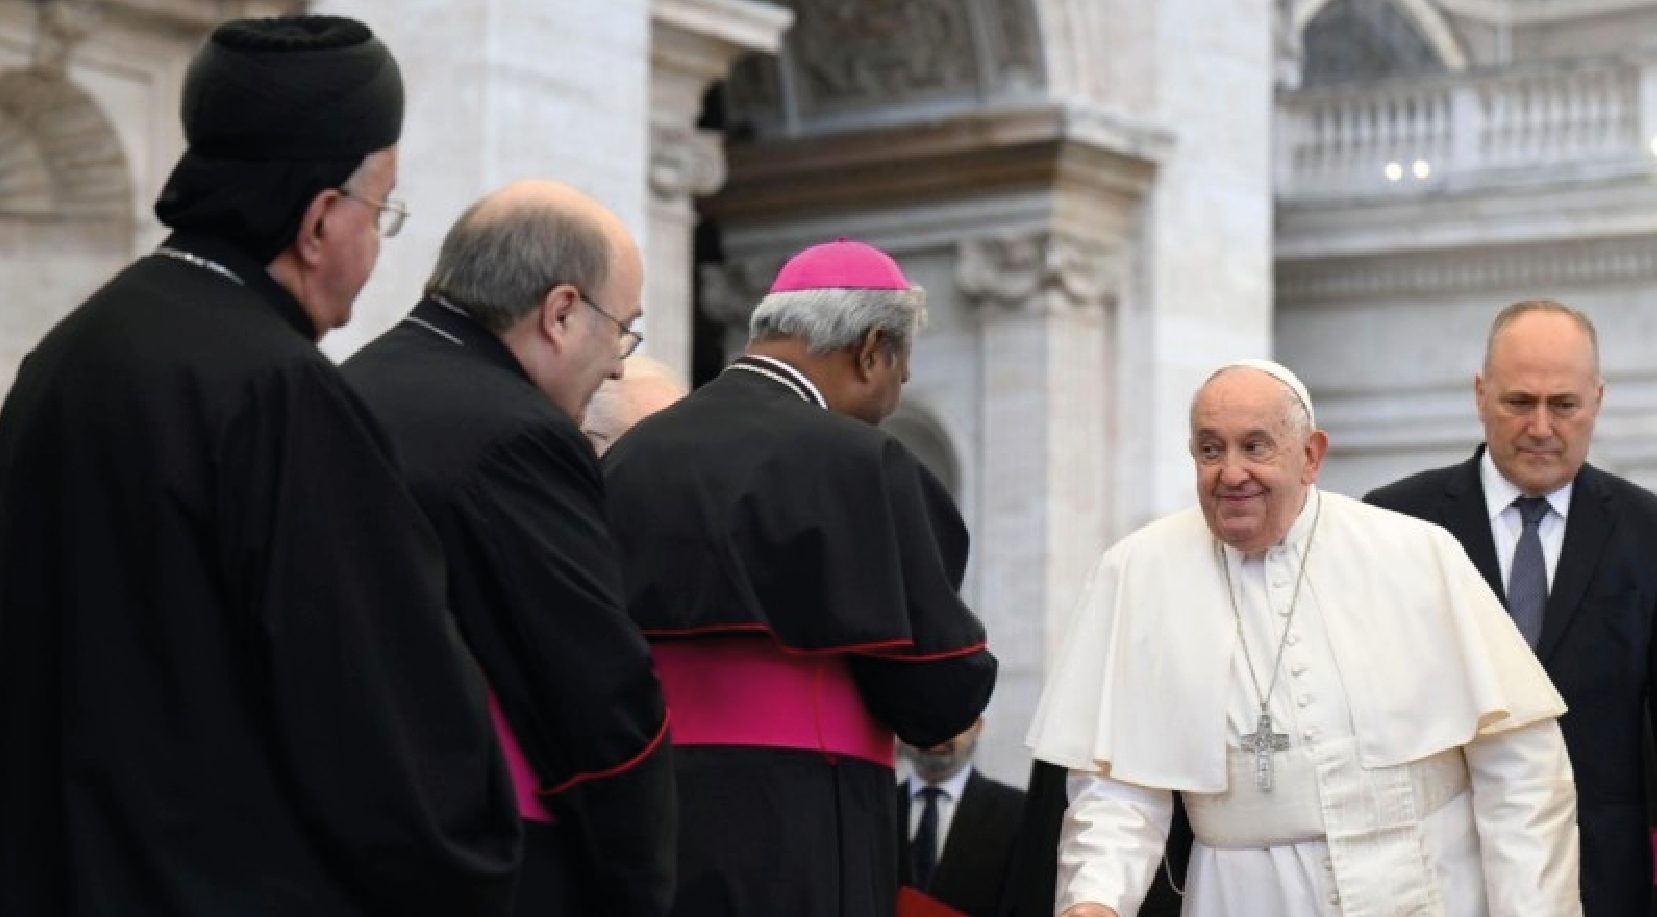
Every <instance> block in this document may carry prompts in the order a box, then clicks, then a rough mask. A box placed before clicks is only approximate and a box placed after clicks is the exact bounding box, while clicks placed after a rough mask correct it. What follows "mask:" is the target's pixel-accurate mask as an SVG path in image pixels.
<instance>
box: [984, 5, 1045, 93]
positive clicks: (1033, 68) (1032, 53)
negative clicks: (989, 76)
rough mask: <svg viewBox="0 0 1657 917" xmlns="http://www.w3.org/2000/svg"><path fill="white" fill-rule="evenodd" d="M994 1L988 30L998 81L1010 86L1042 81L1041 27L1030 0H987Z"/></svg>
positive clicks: (1027, 86)
mask: <svg viewBox="0 0 1657 917" xmlns="http://www.w3.org/2000/svg"><path fill="white" fill-rule="evenodd" d="M983 2H986V3H988V4H990V12H989V20H988V22H989V28H987V29H985V31H986V32H987V33H988V38H989V42H990V49H991V60H993V61H994V63H995V70H996V74H997V79H996V82H997V83H999V84H1000V85H1001V86H1003V87H1005V88H1008V89H1015V90H1025V89H1034V88H1036V87H1038V86H1040V85H1041V82H1042V79H1041V75H1042V66H1041V31H1040V29H1039V28H1037V24H1036V14H1035V10H1034V9H1032V8H1031V6H1030V0H983Z"/></svg>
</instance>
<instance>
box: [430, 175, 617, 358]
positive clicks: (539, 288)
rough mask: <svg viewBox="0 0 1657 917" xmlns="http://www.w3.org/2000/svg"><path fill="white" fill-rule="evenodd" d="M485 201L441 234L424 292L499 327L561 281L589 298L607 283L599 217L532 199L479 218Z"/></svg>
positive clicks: (605, 241)
mask: <svg viewBox="0 0 1657 917" xmlns="http://www.w3.org/2000/svg"><path fill="white" fill-rule="evenodd" d="M486 200H487V199H486ZM484 203H485V201H479V202H478V203H475V204H473V205H472V206H471V207H468V208H467V209H466V212H465V213H463V214H461V216H460V219H459V220H456V221H455V224H454V226H453V227H451V228H450V229H449V234H448V235H447V236H444V237H443V247H442V249H440V250H439V251H438V253H437V266H436V267H435V268H433V269H432V274H431V279H429V280H427V281H426V295H428V296H430V295H433V294H436V295H441V296H443V297H444V298H446V299H448V300H450V301H451V302H452V303H453V304H454V305H455V306H457V307H459V308H461V309H464V310H466V312H467V313H468V314H469V315H471V316H472V318H474V319H476V320H477V322H478V324H480V325H482V326H484V327H485V328H488V329H489V330H490V331H493V332H495V333H496V334H500V333H502V332H504V331H506V330H507V329H509V328H511V327H512V326H513V325H516V324H517V323H518V321H519V320H520V319H522V318H523V317H524V316H525V315H528V314H529V313H530V312H531V311H533V310H534V309H535V308H536V307H538V306H539V305H540V304H541V300H542V299H544V298H545V297H546V295H547V291H548V290H551V289H552V288H553V287H555V286H557V285H559V284H561V283H567V284H571V285H573V286H574V287H575V288H576V289H578V290H580V291H581V294H582V295H583V296H587V297H591V296H592V294H593V291H594V290H596V289H598V288H599V287H602V286H603V285H604V282H605V280H606V279H607V278H608V277H609V273H610V255H611V253H610V240H609V239H608V238H607V237H606V236H605V235H604V232H603V230H601V229H600V228H599V226H598V224H596V223H595V222H593V221H592V220H590V219H588V218H586V217H583V216H581V215H579V214H572V213H569V212H567V211H565V210H562V209H560V208H557V207H553V206H549V205H547V204H541V203H527V202H526V203H521V204H517V205H515V206H512V207H510V208H507V209H505V210H504V212H502V213H499V214H490V215H489V216H488V217H487V218H484V219H480V218H479V217H478V210H479V208H480V207H482V206H483V205H484ZM606 305H609V304H606Z"/></svg>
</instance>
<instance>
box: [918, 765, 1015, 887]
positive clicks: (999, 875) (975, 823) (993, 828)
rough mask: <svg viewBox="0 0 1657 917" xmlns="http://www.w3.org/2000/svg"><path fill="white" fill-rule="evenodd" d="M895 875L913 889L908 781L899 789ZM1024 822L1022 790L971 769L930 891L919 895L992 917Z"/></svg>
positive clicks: (945, 840)
mask: <svg viewBox="0 0 1657 917" xmlns="http://www.w3.org/2000/svg"><path fill="white" fill-rule="evenodd" d="M897 792H898V813H899V815H898V828H899V830H900V831H901V832H902V833H901V834H899V836H898V843H899V850H900V851H901V852H902V857H901V860H900V866H899V872H898V875H899V877H900V879H901V881H902V882H903V884H904V885H912V884H914V871H913V865H912V864H913V863H914V860H913V858H912V855H911V851H910V847H909V810H910V808H911V807H910V804H909V781H907V780H905V781H903V782H901V783H899V784H898V790H897ZM1023 818H1024V791H1023V790H1020V789H1018V788H1016V787H1011V786H1008V785H1007V784H1005V783H1002V782H1000V781H998V780H991V779H990V778H988V777H985V776H984V775H982V774H980V773H978V771H977V770H976V769H974V770H973V772H972V774H971V776H969V777H967V786H966V789H965V790H963V791H962V792H961V801H960V802H959V803H957V804H956V807H955V818H954V819H953V820H952V821H951V822H950V825H949V834H947V835H946V836H945V837H944V848H943V850H942V851H940V852H939V855H938V868H937V870H936V871H935V872H934V873H933V874H932V887H931V888H929V889H924V891H925V892H926V893H927V894H929V895H931V896H932V897H934V898H937V899H938V900H939V901H942V902H943V903H945V904H947V905H949V906H950V907H952V908H955V909H956V910H958V911H962V912H964V913H966V914H968V915H970V917H996V915H997V913H998V909H999V908H1000V906H1001V895H1002V892H1003V890H1004V889H1005V886H1006V884H1007V867H1008V864H1009V863H1011V862H1012V859H1013V842H1014V841H1015V840H1016V839H1017V838H1018V826H1019V823H1020V822H1021V821H1022V820H1023Z"/></svg>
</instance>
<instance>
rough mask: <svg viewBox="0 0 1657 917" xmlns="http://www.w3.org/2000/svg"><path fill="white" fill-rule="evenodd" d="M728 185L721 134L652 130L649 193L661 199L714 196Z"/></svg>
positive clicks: (657, 127) (656, 127)
mask: <svg viewBox="0 0 1657 917" xmlns="http://www.w3.org/2000/svg"><path fill="white" fill-rule="evenodd" d="M723 184H725V150H724V146H723V145H722V142H721V139H720V137H719V135H718V134H716V133H714V132H712V131H704V130H696V129H694V128H688V127H669V126H666V125H654V126H652V127H651V129H650V190H651V192H652V193H654V194H655V195H656V197H657V198H658V199H662V200H672V199H674V198H677V197H687V196H697V195H703V194H712V193H713V192H715V191H718V190H719V188H720V186H721V185H723Z"/></svg>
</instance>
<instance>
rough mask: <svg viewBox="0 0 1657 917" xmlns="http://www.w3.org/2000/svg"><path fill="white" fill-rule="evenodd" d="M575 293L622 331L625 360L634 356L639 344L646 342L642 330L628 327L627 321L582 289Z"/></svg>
mask: <svg viewBox="0 0 1657 917" xmlns="http://www.w3.org/2000/svg"><path fill="white" fill-rule="evenodd" d="M575 295H576V296H578V297H580V298H581V301H582V302H584V303H586V304H587V305H589V306H592V307H593V311H594V312H597V313H598V314H599V315H602V316H604V317H605V318H607V319H609V320H610V324H612V325H615V326H616V330H617V331H620V332H621V358H622V359H623V360H625V359H627V358H628V357H630V356H632V355H633V351H635V350H638V349H639V345H640V344H643V343H644V334H643V333H642V332H639V331H634V330H633V329H632V328H629V327H627V323H626V322H624V321H622V320H621V319H619V318H616V317H615V316H614V315H611V314H610V313H609V312H608V311H607V310H605V308H604V307H603V306H601V305H599V304H598V303H596V302H593V301H592V300H590V299H588V298H587V296H586V294H584V293H582V292H581V291H580V290H577V291H576V293H575Z"/></svg>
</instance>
